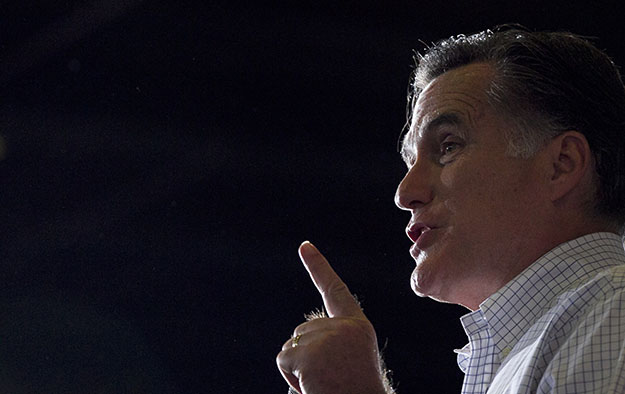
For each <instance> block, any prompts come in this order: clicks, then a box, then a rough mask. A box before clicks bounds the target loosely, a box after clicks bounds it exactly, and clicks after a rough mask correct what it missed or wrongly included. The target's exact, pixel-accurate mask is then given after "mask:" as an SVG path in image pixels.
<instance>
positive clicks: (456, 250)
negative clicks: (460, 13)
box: [277, 27, 625, 394]
mask: <svg viewBox="0 0 625 394" xmlns="http://www.w3.org/2000/svg"><path fill="white" fill-rule="evenodd" d="M409 99H410V100H409V127H408V131H407V133H406V135H405V136H404V138H403V140H402V147H401V152H402V156H403V158H404V160H405V161H406V164H407V165H408V172H407V174H406V176H405V177H404V179H403V180H402V181H401V183H400V185H399V187H398V190H397V194H396V198H395V199H396V203H397V205H398V206H399V207H400V208H402V209H405V210H407V211H409V212H410V213H411V220H410V223H409V225H408V227H407V233H408V236H409V237H410V239H411V240H412V241H413V242H414V244H413V245H412V247H411V249H410V253H411V255H412V257H413V258H414V259H415V261H416V268H415V270H414V272H413V274H412V279H411V285H412V288H413V289H414V291H415V292H416V293H417V294H418V295H420V296H427V297H431V298H433V299H436V300H439V301H443V302H452V303H457V304H460V305H464V306H466V307H467V308H469V309H470V310H471V311H472V312H471V313H469V314H467V315H465V316H463V317H462V319H461V321H462V324H463V326H464V329H465V331H466V333H467V336H468V338H469V344H468V345H467V346H466V347H465V348H463V349H460V350H457V353H458V363H459V366H460V368H461V369H462V370H463V371H464V372H465V379H464V383H463V387H462V392H463V393H485V392H488V393H548V392H554V393H555V392H557V393H621V392H625V251H624V250H623V244H622V239H621V236H620V235H619V233H620V232H621V231H622V226H623V222H624V220H625V88H624V87H623V84H622V82H621V79H620V75H619V73H618V71H617V70H616V67H615V66H614V65H613V64H612V62H611V61H610V60H609V58H608V57H607V56H606V55H604V54H603V53H602V52H601V51H599V50H597V49H596V48H595V47H593V46H592V45H591V44H590V43H588V42H587V41H586V40H584V39H582V38H580V37H577V36H574V35H572V34H569V33H535V32H529V31H527V30H525V29H521V28H516V27H502V28H499V29H497V30H496V32H492V31H486V32H482V33H478V34H475V35H472V36H469V37H465V36H458V37H452V38H450V39H447V40H444V41H442V42H440V43H439V44H437V45H436V46H434V47H432V48H430V49H429V50H428V51H427V53H426V54H425V55H424V56H422V57H421V58H420V59H419V64H418V66H417V69H416V70H415V73H414V75H413V82H412V94H411V96H410V97H409ZM300 257H301V259H302V261H303V262H304V265H305V266H306V268H307V269H308V271H309V273H310V275H311V278H312V280H313V281H314V283H315V285H316V286H317V288H318V290H319V292H320V293H321V295H322V297H323V301H324V304H325V306H326V309H327V312H328V315H329V317H324V318H318V319H313V320H311V321H308V322H305V323H303V324H301V325H300V326H298V327H297V328H296V329H295V332H294V335H293V337H292V338H291V339H290V340H288V341H287V342H286V343H285V344H284V346H283V348H282V352H280V354H279V355H278V358H277V362H278V366H279V368H280V371H281V372H282V374H283V376H284V377H285V379H286V380H287V381H288V382H289V384H290V385H291V387H293V388H294V389H295V390H297V391H299V392H301V393H306V394H313V393H314V394H318V393H319V394H328V393H333V394H337V393H360V394H369V393H371V394H373V393H385V392H392V390H391V389H390V387H388V384H387V382H386V379H385V376H384V370H383V368H382V366H381V362H380V360H379V357H378V348H377V340H376V336H375V331H374V329H373V327H372V326H371V324H370V323H369V321H368V320H367V318H366V317H365V315H364V314H363V312H362V310H361V309H360V308H359V306H358V304H357V303H356V301H355V300H354V299H353V298H352V296H351V295H350V293H349V291H348V290H347V287H346V286H345V284H344V283H343V282H342V281H341V280H340V279H339V277H338V276H337V275H336V274H335V273H334V271H333V270H332V268H331V267H330V265H329V264H328V262H327V261H326V260H325V259H324V257H323V256H322V255H321V254H320V253H319V252H318V251H317V249H315V248H314V247H313V246H312V245H311V244H310V243H307V242H306V243H304V244H302V246H301V247H300Z"/></svg>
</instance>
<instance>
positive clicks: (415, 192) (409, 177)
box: [395, 161, 433, 211]
mask: <svg viewBox="0 0 625 394" xmlns="http://www.w3.org/2000/svg"><path fill="white" fill-rule="evenodd" d="M432 194H433V190H432V178H431V170H430V169H429V167H428V166H427V164H426V163H422V162H419V161H418V162H417V163H415V164H414V165H413V166H412V167H411V168H410V169H409V170H408V172H407V173H406V175H405V176H404V179H402V181H401V182H400V183H399V186H398V187H397V191H396V192H395V204H396V205H397V206H398V207H399V208H400V209H404V210H407V211H410V210H413V209H417V208H420V207H422V206H423V205H426V204H427V203H429V202H430V201H431V200H432Z"/></svg>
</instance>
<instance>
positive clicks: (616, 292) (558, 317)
mask: <svg viewBox="0 0 625 394" xmlns="http://www.w3.org/2000/svg"><path fill="white" fill-rule="evenodd" d="M461 323H462V325H463V327H464V330H465V332H466V334H467V336H468V338H469V344H468V345H467V346H465V347H464V348H462V349H460V350H456V352H457V353H458V366H459V367H460V369H461V370H462V371H463V372H464V373H465V378H464V383H463V386H462V393H463V394H468V393H488V394H496V393H497V394H498V393H515V394H520V393H558V394H560V393H575V394H579V393H596V394H606V393H625V251H624V250H623V240H622V239H621V237H620V236H618V235H616V234H612V233H594V234H589V235H585V236H583V237H580V238H578V239H575V240H572V241H569V242H566V243H564V244H561V245H559V246H558V247H556V248H555V249H553V250H551V251H550V252H548V253H547V254H545V255H544V256H542V257H541V258H540V259H538V260H537V261H536V262H534V263H533V264H532V265H531V266H530V267H528V268H527V269H526V270H525V271H523V272H522V273H521V274H519V275H518V276H517V277H516V278H515V279H513V280H512V281H511V282H509V283H508V284H506V285H505V286H504V287H503V288H501V289H500V290H499V291H497V292H496V293H495V294H493V295H492V296H491V297H489V298H488V299H486V300H485V301H484V302H483V303H482V304H480V307H479V309H477V310H476V311H474V312H471V313H469V314H467V315H465V316H463V317H462V318H461Z"/></svg>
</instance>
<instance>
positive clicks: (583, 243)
mask: <svg viewBox="0 0 625 394" xmlns="http://www.w3.org/2000/svg"><path fill="white" fill-rule="evenodd" d="M598 250H599V251H598ZM606 252H607V253H614V256H618V257H617V258H614V259H605V253H606ZM624 254H625V251H624V250H623V241H622V239H621V236H619V235H617V234H613V233H593V234H588V235H585V236H582V237H580V238H577V239H574V240H571V241H568V242H565V243H563V244H560V245H558V246H557V247H555V248H554V249H552V250H550V251H549V252H547V253H546V254H545V255H543V256H542V257H540V258H539V259H538V260H536V261H535V262H534V263H533V264H532V265H530V266H529V267H528V268H526V269H525V270H524V271H523V272H521V273H520V274H519V275H517V277H515V278H514V279H513V280H511V281H510V282H508V283H507V284H506V285H505V286H503V287H502V288H501V289H499V290H498V291H497V292H496V293H494V294H493V295H492V296H490V297H489V298H487V299H486V300H484V302H482V303H481V304H480V307H479V309H478V310H476V311H474V312H472V313H469V314H467V315H465V316H463V317H462V318H461V321H462V323H463V325H465V326H466V325H467V323H468V322H470V321H475V319H476V318H478V317H480V318H483V319H484V321H485V323H486V325H487V326H488V328H489V331H490V333H491V335H492V340H493V343H494V344H495V346H496V348H497V350H498V352H499V354H500V355H501V358H505V356H506V355H507V354H508V352H509V351H510V349H511V348H512V347H513V346H514V345H515V344H516V343H517V342H518V341H519V339H520V338H521V337H522V336H523V334H524V333H525V332H526V331H527V330H528V329H529V328H530V327H531V326H532V325H533V324H534V323H535V322H536V321H537V319H538V318H539V317H540V316H541V315H543V314H544V311H545V310H546V309H548V308H549V307H550V306H552V304H553V303H554V302H556V300H557V298H558V295H560V294H562V293H563V292H565V291H566V290H568V289H571V288H574V287H575V285H576V284H577V283H579V282H581V281H583V280H584V279H585V278H588V277H589V276H592V275H593V273H596V272H597V271H599V270H602V269H604V268H606V267H608V266H611V265H617V264H619V262H620V261H623V255H624ZM530 299H531V300H532V301H533V304H534V305H536V307H534V308H531V309H530V308H527V307H526V304H527V303H528V302H527V301H528V300H530ZM474 327H475V326H474ZM467 328H468V327H465V331H467ZM467 335H469V332H468V331H467Z"/></svg>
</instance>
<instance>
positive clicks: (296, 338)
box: [291, 334, 302, 347]
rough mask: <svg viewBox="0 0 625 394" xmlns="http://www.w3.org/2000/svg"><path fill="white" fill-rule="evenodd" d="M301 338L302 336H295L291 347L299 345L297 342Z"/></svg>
mask: <svg viewBox="0 0 625 394" xmlns="http://www.w3.org/2000/svg"><path fill="white" fill-rule="evenodd" d="M301 337H302V334H299V335H296V336H294V337H293V340H292V341H291V347H295V346H297V345H299V340H300V338H301Z"/></svg>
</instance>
